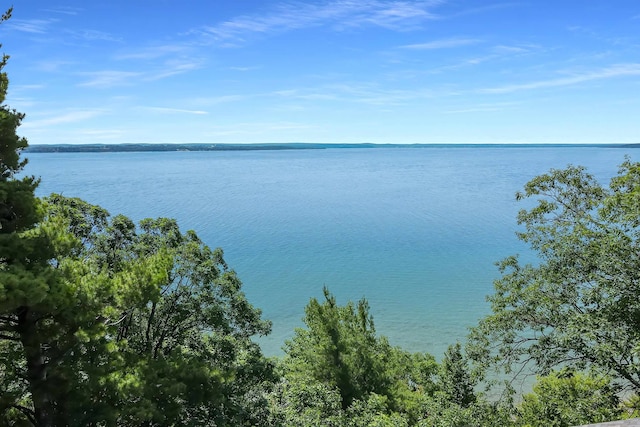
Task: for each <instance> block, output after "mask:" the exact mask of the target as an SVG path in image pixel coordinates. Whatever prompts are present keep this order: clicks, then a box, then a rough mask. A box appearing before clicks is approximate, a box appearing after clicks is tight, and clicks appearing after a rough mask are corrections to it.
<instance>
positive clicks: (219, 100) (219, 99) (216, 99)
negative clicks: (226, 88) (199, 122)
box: [189, 95, 252, 107]
mask: <svg viewBox="0 0 640 427" xmlns="http://www.w3.org/2000/svg"><path fill="white" fill-rule="evenodd" d="M251 97H252V96H251V95H221V96H212V97H203V98H194V99H190V100H189V103H190V104H192V105H195V106H200V107H202V106H214V105H219V104H226V103H229V102H237V101H244V100H246V99H248V98H251Z"/></svg>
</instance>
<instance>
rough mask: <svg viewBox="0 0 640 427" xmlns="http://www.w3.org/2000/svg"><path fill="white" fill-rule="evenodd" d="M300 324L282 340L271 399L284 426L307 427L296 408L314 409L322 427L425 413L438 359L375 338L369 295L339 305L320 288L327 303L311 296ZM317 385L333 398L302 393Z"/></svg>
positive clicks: (398, 420) (403, 420)
mask: <svg viewBox="0 0 640 427" xmlns="http://www.w3.org/2000/svg"><path fill="white" fill-rule="evenodd" d="M304 322H305V324H306V326H307V328H306V329H301V328H300V329H297V330H296V333H295V336H294V337H293V339H292V340H290V341H288V342H287V343H286V345H285V352H286V356H285V357H284V359H283V361H282V370H283V374H282V380H281V382H280V384H279V386H278V389H277V390H276V392H275V394H274V395H272V398H271V402H272V413H273V414H276V418H277V417H280V418H279V419H280V420H281V425H307V424H304V420H301V418H300V416H298V414H300V415H302V414H305V416H309V415H310V414H313V416H314V417H316V418H317V419H321V420H323V422H322V423H323V424H324V425H329V424H327V423H330V422H332V423H337V424H335V425H368V424H370V425H374V424H376V425H405V424H413V423H415V422H416V421H417V420H418V419H419V418H420V417H421V416H422V415H423V412H424V411H423V404H424V402H425V399H426V398H427V396H429V395H431V394H433V393H434V391H435V389H436V386H435V382H434V378H435V375H436V372H437V364H436V362H435V360H434V358H433V356H430V355H428V354H422V353H416V354H411V353H407V352H405V351H403V350H401V349H399V348H395V347H392V346H391V345H390V344H389V343H388V341H387V340H386V338H384V337H378V336H376V331H375V327H374V323H373V318H372V316H371V315H370V314H369V305H368V303H367V302H366V300H364V299H363V300H360V301H359V302H358V303H357V304H353V303H352V302H349V303H347V304H346V305H344V306H339V305H338V304H337V302H336V299H335V297H334V296H333V295H331V294H330V292H329V291H328V290H327V289H326V288H325V289H324V301H323V302H322V303H321V302H319V301H318V300H317V299H315V298H312V299H311V301H310V302H309V304H308V305H307V307H306V308H305V317H304ZM320 389H322V390H330V393H328V394H327V396H333V397H334V398H332V399H331V400H329V401H325V400H323V399H317V400H316V399H308V398H304V399H302V398H301V396H308V390H320ZM335 396H338V397H339V400H338V406H337V407H336V405H335V402H336V401H335ZM307 404H309V406H306V405H307ZM358 423H359V424H358ZM308 425H314V424H313V423H311V424H308Z"/></svg>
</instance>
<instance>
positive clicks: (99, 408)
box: [0, 12, 640, 427]
mask: <svg viewBox="0 0 640 427" xmlns="http://www.w3.org/2000/svg"><path fill="white" fill-rule="evenodd" d="M9 14H10V12H9V13H7V14H5V15H4V16H3V17H2V20H5V19H7V18H8V17H9ZM6 60H7V57H6V56H4V57H3V59H2V61H1V62H0V71H1V69H2V67H4V65H5V63H6ZM7 87H8V79H7V76H6V74H5V73H1V74H0V103H2V106H1V107H0V424H2V425H16V426H38V427H44V426H66V425H73V426H169V425H187V426H189V425H192V426H207V425H209V426H223V425H229V426H241V425H246V426H253V425H258V426H290V425H292V426H318V425H323V426H413V425H416V426H467V425H470V426H505V425H513V426H543V425H544V426H547V425H554V426H569V425H575V424H580V423H588V422H599V421H608V420H612V419H616V418H620V417H629V416H634V415H636V414H637V410H638V407H639V406H640V405H639V404H638V401H639V399H638V397H637V396H638V393H639V392H640V359H639V353H640V302H639V301H638V298H637V295H638V286H640V269H638V265H639V262H638V261H639V259H638V258H639V257H640V248H639V247H638V244H639V241H640V215H639V213H640V164H638V163H632V162H630V161H629V160H627V161H625V162H624V163H623V164H622V166H621V169H620V173H619V175H618V176H617V177H615V178H614V179H613V180H612V182H611V185H610V186H609V187H608V188H605V187H602V186H601V185H600V184H598V183H597V182H596V181H595V180H594V179H593V178H592V177H590V176H589V175H588V174H587V173H586V172H585V171H584V170H583V169H581V168H577V167H569V168H567V169H566V170H555V171H551V172H550V173H549V174H547V175H543V176H540V177H537V178H535V179H533V180H532V181H531V182H530V183H528V184H527V185H526V187H525V191H524V193H522V194H520V195H519V196H518V197H519V198H529V197H534V198H537V204H536V205H535V206H533V207H532V208H530V209H528V210H523V211H522V212H521V213H520V215H519V221H520V222H521V224H523V225H524V227H525V231H524V232H523V233H521V235H520V237H521V238H522V239H523V240H524V241H526V242H528V243H529V244H530V245H531V247H532V248H533V249H534V250H536V251H537V252H538V254H539V258H540V262H539V264H537V265H535V266H534V265H521V264H520V262H519V261H518V259H517V258H516V257H511V258H508V259H506V260H505V261H503V262H502V263H501V269H502V272H503V276H502V278H501V279H500V280H498V281H497V282H496V293H495V294H494V295H493V296H491V297H490V302H491V304H492V314H491V315H489V316H487V317H486V318H485V319H482V320H481V322H480V323H479V325H478V326H477V327H476V328H474V329H473V331H472V333H471V335H470V338H469V342H468V343H466V351H465V347H463V346H462V345H461V344H459V343H456V344H454V345H452V346H450V347H449V349H448V350H447V352H446V353H445V354H444V355H443V356H442V361H441V362H440V363H438V362H437V361H436V359H435V358H434V356H432V355H430V354H427V353H410V352H407V351H404V350H403V349H401V348H398V347H394V346H392V345H391V344H390V343H389V342H388V341H387V340H386V339H385V338H384V337H381V336H378V335H377V334H376V330H375V325H374V321H373V318H372V317H371V315H370V314H369V306H368V304H367V301H366V300H361V301H359V302H358V303H351V302H350V303H347V304H346V305H339V304H338V303H337V301H336V299H335V297H334V296H333V295H332V294H331V293H330V291H329V290H328V289H325V290H324V298H323V299H322V300H317V299H311V300H310V302H309V304H308V305H307V307H306V309H305V317H304V322H305V328H301V329H298V330H296V331H295V335H294V337H293V338H292V339H291V340H290V341H288V342H287V343H286V344H285V346H284V350H285V356H284V357H282V358H279V359H267V358H265V357H264V356H263V355H262V353H261V351H260V348H259V347H258V346H257V345H256V344H255V343H254V342H253V341H252V337H253V336H256V335H261V334H267V333H269V329H270V325H269V322H268V321H265V320H263V319H262V318H261V314H260V311H259V310H258V309H256V308H255V307H253V306H252V305H251V304H250V303H249V302H248V301H247V299H246V298H245V296H244V294H243V292H242V289H241V282H240V280H239V278H238V277H237V276H236V274H235V273H234V271H233V270H231V269H229V267H228V266H227V264H226V263H225V261H224V257H223V253H222V251H221V250H219V249H217V250H211V249H209V248H208V247H207V246H206V245H205V244H204V243H203V242H202V241H201V240H200V239H199V238H198V236H197V235H196V233H194V232H193V231H188V232H186V233H183V232H182V231H180V229H179V227H178V225H177V224H176V222H175V221H174V220H171V219H166V218H158V219H145V220H143V221H141V222H140V223H139V224H134V223H133V222H132V221H131V220H130V219H128V218H126V217H124V216H122V215H116V216H111V215H110V214H109V213H108V212H106V211H105V210H104V209H102V208H101V207H99V206H95V205H91V204H90V203H88V202H85V201H83V200H79V199H75V198H67V197H63V196H60V195H55V194H54V195H51V196H49V197H47V198H43V199H41V198H37V197H36V196H35V190H36V188H37V185H38V180H37V179H36V178H34V177H29V176H26V177H21V178H20V177H19V176H21V175H20V174H21V172H22V171H23V168H24V167H25V165H26V161H25V160H23V159H21V157H20V153H21V151H22V150H23V149H24V148H26V146H27V142H26V140H25V139H24V138H21V137H19V136H18V135H17V128H18V127H19V125H20V122H21V120H22V118H23V115H22V114H20V113H18V112H16V111H14V110H12V109H10V108H9V107H7V106H6V105H4V99H5V95H6V93H7ZM528 365H531V367H532V369H533V370H534V371H535V372H536V373H538V374H539V375H540V376H539V378H538V381H537V383H536V384H535V385H534V387H533V391H532V392H531V393H528V394H526V395H524V396H521V397H518V396H514V394H513V388H512V387H511V386H510V385H511V382H509V381H507V382H506V383H498V384H497V385H496V386H494V388H490V386H491V385H492V381H489V380H491V379H492V378H493V379H495V378H509V379H511V378H514V376H515V374H517V373H518V372H521V371H523V369H524V368H525V367H527V366H528ZM493 370H498V371H500V372H501V374H499V375H495V374H492V371H493ZM505 375H507V376H505ZM496 382H497V381H493V383H496ZM485 386H486V388H485ZM495 390H498V391H499V392H500V393H498V394H496V393H494V392H493V391H495Z"/></svg>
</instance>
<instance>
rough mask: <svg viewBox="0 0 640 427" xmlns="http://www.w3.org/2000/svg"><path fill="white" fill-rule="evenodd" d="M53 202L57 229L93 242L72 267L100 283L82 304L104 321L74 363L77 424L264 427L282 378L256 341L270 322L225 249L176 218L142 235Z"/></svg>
mask: <svg viewBox="0 0 640 427" xmlns="http://www.w3.org/2000/svg"><path fill="white" fill-rule="evenodd" d="M47 202H48V205H47V206H48V216H47V220H48V221H55V222H57V223H60V222H62V223H64V224H66V226H67V229H68V232H69V233H70V234H72V235H73V236H74V237H75V238H76V241H77V242H81V244H80V245H76V246H74V251H72V256H67V257H65V258H62V259H60V260H59V262H60V268H61V269H64V270H66V271H70V272H72V274H71V273H70V274H67V276H68V277H74V278H76V279H77V281H78V282H79V283H80V284H84V283H91V284H95V283H96V282H97V283H99V288H86V285H85V288H86V289H91V293H89V292H88V291H86V292H85V294H84V297H83V298H82V299H81V303H82V305H83V306H84V307H85V308H87V307H88V308H90V310H88V311H89V312H91V313H92V316H91V319H93V320H92V321H91V319H89V318H87V319H84V320H83V322H82V325H83V327H84V328H83V329H80V330H78V331H77V332H76V333H75V335H76V336H77V337H80V338H81V340H80V341H81V342H80V343H76V345H75V348H74V354H76V355H77V357H69V358H67V359H66V360H65V366H67V367H68V369H69V371H70V374H69V376H73V380H72V381H71V383H72V385H73V387H71V388H70V390H69V393H72V394H73V393H74V392H77V395H74V398H73V399H72V402H71V404H70V407H69V414H70V415H69V416H70V417H71V418H70V419H71V422H72V424H76V425H102V424H104V423H107V424H113V425H116V424H117V425H149V426H151V425H172V424H179V425H253V424H256V423H257V419H256V417H259V416H260V413H261V411H260V408H263V407H265V406H266V401H265V400H264V393H262V392H261V391H262V390H263V389H264V390H265V391H266V388H267V387H269V385H270V384H271V382H272V381H273V379H272V369H271V365H270V363H268V362H267V361H266V360H265V359H264V357H263V356H262V354H261V352H260V349H259V348H258V346H257V345H256V344H255V343H254V342H253V341H252V340H251V337H252V336H253V335H256V334H266V333H268V332H269V329H270V324H269V322H266V321H263V320H262V319H261V318H260V311H259V310H258V309H256V308H254V307H253V306H251V304H249V302H248V301H247V299H246V297H245V296H244V294H243V293H242V291H241V282H240V280H239V279H238V277H237V276H236V274H235V273H234V272H233V271H232V270H229V268H228V267H227V264H226V263H225V261H224V258H223V254H222V251H221V250H219V249H217V250H211V249H209V248H208V247H207V246H206V245H204V244H203V243H202V242H201V241H200V239H199V238H198V237H197V235H196V234H195V233H194V232H193V231H189V232H187V233H184V234H183V233H181V232H180V230H179V227H178V225H177V223H176V221H175V220H171V219H165V218H159V219H145V220H143V221H141V222H140V226H139V227H136V226H135V225H134V224H133V222H132V221H131V220H129V219H128V218H126V217H124V216H122V215H118V216H115V217H110V216H109V215H108V213H107V212H106V211H104V210H103V209H101V208H99V207H97V206H93V205H90V204H88V203H86V202H83V201H82V200H79V199H70V198H64V197H62V196H59V195H53V196H51V197H49V198H48V199H47ZM78 287H79V288H80V287H81V286H78ZM87 294H88V295H87ZM92 301H94V303H92ZM93 326H97V328H95V327H93ZM264 415H265V416H266V413H265V414H264Z"/></svg>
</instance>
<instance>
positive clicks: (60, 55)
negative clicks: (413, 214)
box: [0, 0, 640, 144]
mask: <svg viewBox="0 0 640 427" xmlns="http://www.w3.org/2000/svg"><path fill="white" fill-rule="evenodd" d="M0 42H2V44H3V51H4V52H5V53H7V54H9V55H10V56H11V59H10V62H9V65H8V66H7V68H6V71H7V72H8V73H9V78H10V82H11V83H10V87H9V96H8V98H7V103H8V104H9V105H10V106H11V107H13V108H16V109H18V110H19V111H21V112H24V113H26V114H27V117H26V119H25V120H24V122H23V126H22V127H21V128H20V132H21V134H22V135H24V136H26V137H27V138H28V139H29V141H30V143H31V144H47V143H71V144H74V143H174V142H175V143H265V142H319V143H334V142H335V143H359V142H373V143H508V142H517V143H523V142H532V143H547V142H559V143H608V142H624V143H630V142H640V1H638V0H580V1H578V0H528V1H517V0H516V1H505V2H501V1H499V0H497V1H495V2H494V1H490V0H488V1H480V0H476V1H473V0H469V1H463V0H427V1H382V0H333V1H332V0H328V1H321V0H317V1H313V2H312V1H295V0H293V1H280V0H261V1H257V0H215V1H212V0H189V1H174V0H154V1H151V0H128V1H122V0H109V1H106V0H105V1H98V0H95V1H93V0H92V1H87V0H82V1H80V0H75V1H72V0H60V1H55V0H46V1H44V0H21V1H19V2H16V4H15V7H14V12H13V18H12V19H11V20H10V21H8V22H5V23H4V24H2V25H1V26H0Z"/></svg>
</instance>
